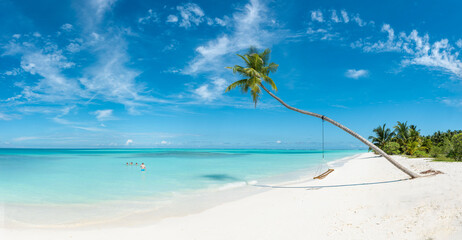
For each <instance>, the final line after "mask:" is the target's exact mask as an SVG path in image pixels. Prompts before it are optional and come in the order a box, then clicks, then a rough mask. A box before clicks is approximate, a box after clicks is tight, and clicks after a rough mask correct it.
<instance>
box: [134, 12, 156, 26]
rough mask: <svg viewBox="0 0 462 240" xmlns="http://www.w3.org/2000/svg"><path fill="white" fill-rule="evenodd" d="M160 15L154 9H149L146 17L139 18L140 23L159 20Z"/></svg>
mask: <svg viewBox="0 0 462 240" xmlns="http://www.w3.org/2000/svg"><path fill="white" fill-rule="evenodd" d="M159 20H160V19H159V16H158V15H157V13H156V12H154V11H153V10H152V9H149V10H148V14H147V15H146V16H144V17H140V18H138V23H140V24H149V23H153V22H159Z"/></svg>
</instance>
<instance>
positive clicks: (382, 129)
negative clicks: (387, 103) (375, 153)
mask: <svg viewBox="0 0 462 240" xmlns="http://www.w3.org/2000/svg"><path fill="white" fill-rule="evenodd" d="M372 131H373V132H374V133H375V136H370V137H369V139H370V140H371V141H372V143H373V144H375V145H376V146H377V147H379V148H383V147H384V146H385V144H387V143H388V142H389V141H391V139H392V138H393V136H394V135H395V133H394V132H393V131H391V130H390V129H389V128H387V127H386V124H383V126H378V127H376V128H374V130H372Z"/></svg>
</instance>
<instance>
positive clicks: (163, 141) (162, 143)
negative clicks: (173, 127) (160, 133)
mask: <svg viewBox="0 0 462 240" xmlns="http://www.w3.org/2000/svg"><path fill="white" fill-rule="evenodd" d="M160 144H161V145H168V144H170V142H167V141H165V140H162V141H160Z"/></svg>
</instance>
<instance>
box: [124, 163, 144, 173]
mask: <svg viewBox="0 0 462 240" xmlns="http://www.w3.org/2000/svg"><path fill="white" fill-rule="evenodd" d="M126 165H127V166H133V162H130V163H128V162H127V163H126ZM135 166H138V163H135ZM140 168H141V171H143V172H144V171H146V166H145V165H144V163H141V165H140Z"/></svg>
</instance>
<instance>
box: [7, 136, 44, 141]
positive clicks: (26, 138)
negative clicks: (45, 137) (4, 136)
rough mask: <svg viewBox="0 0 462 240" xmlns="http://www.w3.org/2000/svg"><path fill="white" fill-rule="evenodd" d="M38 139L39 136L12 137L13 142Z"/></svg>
mask: <svg viewBox="0 0 462 240" xmlns="http://www.w3.org/2000/svg"><path fill="white" fill-rule="evenodd" d="M37 139H40V138H39V137H17V138H15V139H13V141H15V142H22V141H29V140H37Z"/></svg>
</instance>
